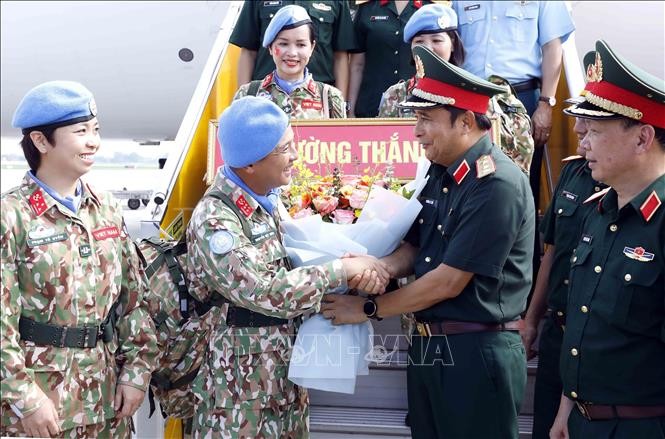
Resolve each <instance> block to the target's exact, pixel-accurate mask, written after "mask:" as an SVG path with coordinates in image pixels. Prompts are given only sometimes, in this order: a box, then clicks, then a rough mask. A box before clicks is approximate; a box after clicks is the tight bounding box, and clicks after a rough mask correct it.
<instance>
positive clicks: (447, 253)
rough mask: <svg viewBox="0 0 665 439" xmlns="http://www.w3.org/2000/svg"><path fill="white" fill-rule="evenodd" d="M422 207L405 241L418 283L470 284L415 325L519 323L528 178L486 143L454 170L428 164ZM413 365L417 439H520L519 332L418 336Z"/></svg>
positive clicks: (527, 248)
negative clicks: (463, 274) (453, 279)
mask: <svg viewBox="0 0 665 439" xmlns="http://www.w3.org/2000/svg"><path fill="white" fill-rule="evenodd" d="M492 165H494V166H492ZM493 168H494V170H492V169H493ZM420 200H421V203H422V205H423V209H422V211H421V213H420V215H419V218H418V219H417V221H416V222H415V223H414V226H413V228H412V229H411V231H410V232H409V234H408V235H407V238H406V239H407V241H408V242H410V243H411V244H412V245H414V246H416V247H418V253H417V256H416V262H415V267H414V268H415V274H416V277H421V276H423V275H425V274H426V273H428V272H429V271H431V270H434V269H435V268H437V267H438V266H439V264H442V263H443V264H446V265H448V266H451V267H454V268H457V269H459V270H463V271H467V272H472V273H474V276H473V278H472V280H471V281H470V282H469V284H468V285H467V286H466V287H465V288H464V289H463V290H462V292H461V293H460V294H459V295H458V296H457V297H455V298H452V299H449V300H445V301H442V302H439V303H437V304H436V305H434V306H432V307H430V308H428V309H425V310H423V311H420V312H417V313H415V316H416V319H417V320H418V322H445V321H465V322H474V323H484V324H500V323H507V322H513V321H515V320H517V319H519V316H520V313H521V312H522V311H523V310H524V308H525V306H526V298H527V294H528V292H529V287H530V286H531V275H530V273H531V260H532V254H531V252H532V249H533V235H534V230H533V223H534V222H533V216H534V208H533V200H532V197H531V195H530V189H529V182H528V180H527V177H526V176H525V175H524V173H523V172H521V171H520V170H519V168H518V167H517V166H515V164H514V163H512V162H511V160H510V159H509V158H508V157H507V156H506V155H505V154H503V153H502V152H501V151H500V149H499V148H498V147H497V146H496V145H493V144H492V143H491V141H490V139H489V136H488V135H485V136H483V137H482V138H481V139H480V140H479V141H478V142H477V143H476V144H475V145H474V146H472V147H471V148H470V149H469V150H468V151H467V152H466V153H465V154H464V155H463V156H462V157H460V158H459V159H458V160H457V161H456V162H455V163H454V164H453V165H451V166H450V167H448V168H446V167H443V166H441V165H438V164H432V166H431V168H430V171H429V181H428V183H427V186H426V187H425V189H424V190H423V192H422V195H421V197H420ZM409 355H410V361H411V364H409V366H408V369H407V377H408V394H409V396H408V398H409V417H410V422H411V431H412V434H413V437H414V438H416V439H419V438H427V439H431V438H476V437H479V438H480V437H482V438H490V437H491V438H515V437H517V436H518V425H517V415H518V413H519V410H520V404H521V401H522V394H523V392H524V387H525V385H526V356H525V351H524V347H523V346H522V343H521V339H520V336H519V334H518V333H517V332H516V331H501V330H496V331H484V332H467V333H462V334H457V335H447V336H443V335H434V336H432V337H423V336H418V335H416V336H414V337H413V343H412V345H411V347H410V349H409Z"/></svg>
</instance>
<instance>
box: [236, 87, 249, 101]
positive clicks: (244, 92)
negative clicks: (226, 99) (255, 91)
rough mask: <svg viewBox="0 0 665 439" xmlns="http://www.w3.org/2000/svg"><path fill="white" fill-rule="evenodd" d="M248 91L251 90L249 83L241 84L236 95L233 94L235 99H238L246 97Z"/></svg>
mask: <svg viewBox="0 0 665 439" xmlns="http://www.w3.org/2000/svg"><path fill="white" fill-rule="evenodd" d="M248 92H249V83H248V84H243V85H241V86H240V87H239V88H238V90H237V91H236V94H235V96H233V100H234V101H235V100H236V99H240V98H244V97H245V96H247V93H248Z"/></svg>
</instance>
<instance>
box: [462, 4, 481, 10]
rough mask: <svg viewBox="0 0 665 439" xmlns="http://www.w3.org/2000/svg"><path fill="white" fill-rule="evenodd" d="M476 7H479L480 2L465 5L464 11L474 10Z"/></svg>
mask: <svg viewBox="0 0 665 439" xmlns="http://www.w3.org/2000/svg"><path fill="white" fill-rule="evenodd" d="M476 9H480V4H475V5H470V6H465V7H464V10H465V11H475V10H476Z"/></svg>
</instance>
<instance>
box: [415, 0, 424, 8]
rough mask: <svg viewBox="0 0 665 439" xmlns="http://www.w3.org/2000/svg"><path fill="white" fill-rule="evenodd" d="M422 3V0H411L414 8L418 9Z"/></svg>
mask: <svg viewBox="0 0 665 439" xmlns="http://www.w3.org/2000/svg"><path fill="white" fill-rule="evenodd" d="M422 5H423V1H422V0H413V6H414V7H415V8H416V9H420V7H421V6H422Z"/></svg>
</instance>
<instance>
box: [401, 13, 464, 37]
mask: <svg viewBox="0 0 665 439" xmlns="http://www.w3.org/2000/svg"><path fill="white" fill-rule="evenodd" d="M455 29H457V14H456V13H455V11H454V10H453V8H451V7H448V6H444V5H441V4H435V3H431V4H428V5H425V6H423V7H421V8H420V9H418V10H417V11H416V12H414V13H413V15H412V16H411V18H409V21H407V23H406V26H404V42H405V43H409V42H411V40H412V39H413V38H414V37H415V36H416V35H420V34H438V33H439V32H445V31H449V30H455Z"/></svg>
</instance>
